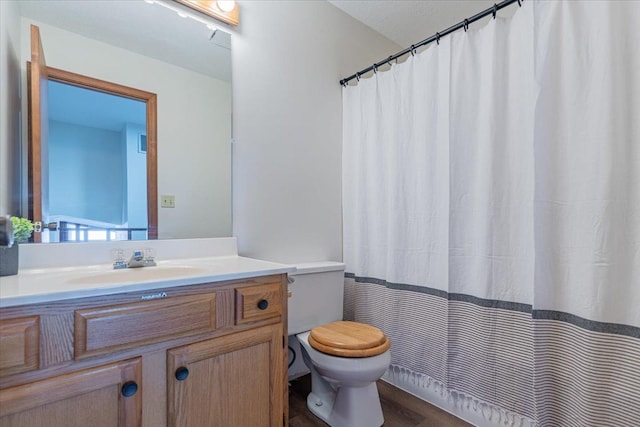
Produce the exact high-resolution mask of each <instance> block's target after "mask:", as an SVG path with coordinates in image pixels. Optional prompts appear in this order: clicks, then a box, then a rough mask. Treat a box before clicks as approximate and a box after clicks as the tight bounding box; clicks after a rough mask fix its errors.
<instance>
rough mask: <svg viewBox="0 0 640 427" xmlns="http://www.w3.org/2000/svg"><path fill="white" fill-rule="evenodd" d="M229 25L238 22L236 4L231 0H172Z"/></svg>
mask: <svg viewBox="0 0 640 427" xmlns="http://www.w3.org/2000/svg"><path fill="white" fill-rule="evenodd" d="M173 1H174V2H176V3H180V4H181V5H183V6H186V7H188V8H190V9H193V10H195V11H198V12H200V13H203V14H205V15H207V16H210V17H212V18H215V19H217V20H219V21H222V22H224V23H225V24H229V25H234V26H236V25H238V24H239V22H240V17H239V15H240V14H239V8H238V4H237V3H236V2H235V1H233V0H217V1H216V0H173Z"/></svg>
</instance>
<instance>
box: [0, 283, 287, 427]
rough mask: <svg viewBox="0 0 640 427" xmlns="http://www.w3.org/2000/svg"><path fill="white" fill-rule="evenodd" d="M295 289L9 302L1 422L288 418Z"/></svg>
mask: <svg viewBox="0 0 640 427" xmlns="http://www.w3.org/2000/svg"><path fill="white" fill-rule="evenodd" d="M286 286H287V280H286V275H284V274H283V275H272V276H263V277H256V278H251V279H243V280H236V281H226V282H217V283H208V284H199V285H189V286H180V287H174V288H164V289H155V290H152V291H143V292H135V293H126V294H115V295H104V296H100V297H92V298H83V299H78V300H67V301H58V302H52V303H45V304H34V305H26V306H20V307H6V308H0V354H4V355H6V357H4V358H2V357H0V362H2V364H0V427H8V426H11V427H22V426H25V427H27V426H28V427H37V426H43V427H45V426H46V427H56V426H65V427H76V426H78V427H80V426H82V427H84V426H91V427H100V426H105V427H107V426H109V427H111V426H114V427H115V426H118V427H120V426H122V427H133V426H144V427H163V426H174V427H190V426H191V427H209V426H221V427H226V426H234V427H243V426H247V427H259V426H265V427H267V426H271V427H275V426H282V425H287V423H288V398H287V381H286V375H287V356H288V354H287V352H286V351H285V349H286V348H287V330H286V326H287V317H286V316H287V313H286V304H287V300H286V295H287V292H286ZM34 340H35V341H34Z"/></svg>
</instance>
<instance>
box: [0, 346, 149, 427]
mask: <svg viewBox="0 0 640 427" xmlns="http://www.w3.org/2000/svg"><path fill="white" fill-rule="evenodd" d="M141 376H142V363H141V360H140V358H135V359H130V360H125V361H122V362H117V363H112V364H109V365H103V366H99V367H96V368H91V369H86V370H84V371H80V372H73V373H70V374H66V375H61V376H58V377H54V378H49V379H46V380H42V381H37V382H33V383H29V384H25V385H21V386H16V387H12V388H7V389H4V390H0V427H9V426H10V427H23V426H24V427H54V426H55V427H57V426H65V427H87V426H90V427H102V426H104V427H114V426H119V427H134V426H140V425H141V420H142V405H141V404H142V392H141V390H139V389H138V388H139V386H140V384H141Z"/></svg>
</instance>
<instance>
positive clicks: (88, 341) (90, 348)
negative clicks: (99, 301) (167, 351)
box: [74, 292, 216, 359]
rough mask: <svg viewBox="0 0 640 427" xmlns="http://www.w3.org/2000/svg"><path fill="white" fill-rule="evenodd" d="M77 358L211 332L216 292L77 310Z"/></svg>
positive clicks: (214, 313)
mask: <svg viewBox="0 0 640 427" xmlns="http://www.w3.org/2000/svg"><path fill="white" fill-rule="evenodd" d="M74 323H75V327H74V338H75V344H74V347H75V348H74V350H75V358H76V359H81V358H84V357H89V356H94V355H97V354H102V353H107V352H110V351H113V350H119V349H123V348H128V347H134V346H139V345H143V344H150V343H154V342H159V341H166V340H170V339H173V338H178V337H183V336H188V335H195V334H200V333H205V332H210V331H213V330H215V329H216V294H215V292H213V293H207V294H199V295H190V296H184V297H174V298H167V299H162V300H154V301H145V302H140V303H132V304H121V305H113V306H108V307H96V308H90V309H84V310H76V311H75V322H74Z"/></svg>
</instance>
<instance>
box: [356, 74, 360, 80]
mask: <svg viewBox="0 0 640 427" xmlns="http://www.w3.org/2000/svg"><path fill="white" fill-rule="evenodd" d="M356 80H357V81H360V73H356Z"/></svg>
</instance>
